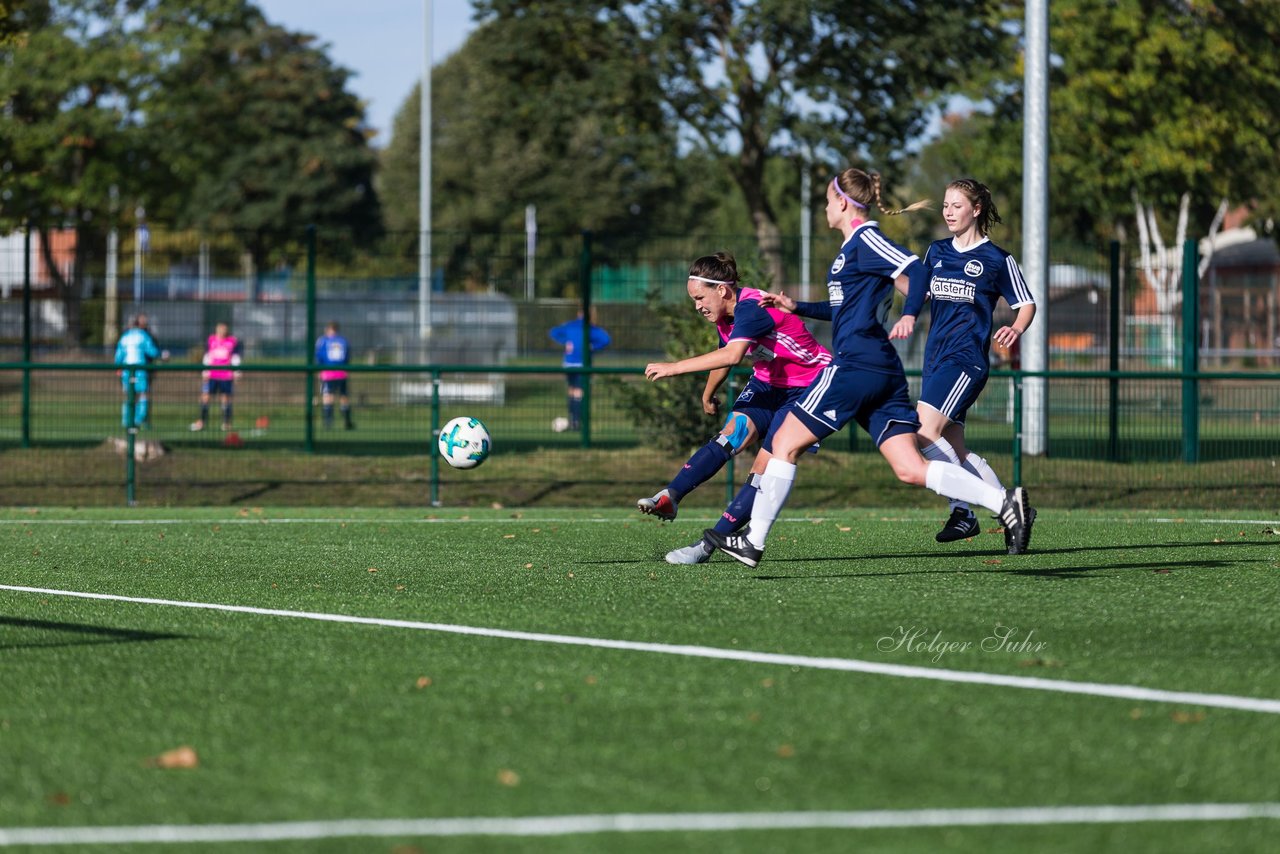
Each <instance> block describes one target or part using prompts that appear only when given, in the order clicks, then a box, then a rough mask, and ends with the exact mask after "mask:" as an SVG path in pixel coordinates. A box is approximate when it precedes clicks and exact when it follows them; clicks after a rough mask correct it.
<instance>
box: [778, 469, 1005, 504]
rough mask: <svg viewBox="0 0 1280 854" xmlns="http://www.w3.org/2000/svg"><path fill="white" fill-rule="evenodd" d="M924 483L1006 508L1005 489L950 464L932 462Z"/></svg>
mask: <svg viewBox="0 0 1280 854" xmlns="http://www.w3.org/2000/svg"><path fill="white" fill-rule="evenodd" d="M924 483H925V486H927V487H929V488H930V489H932V490H933V491H934V492H936V493H938V494H939V495H944V496H946V497H947V498H958V499H960V500H961V501H967V502H969V503H970V504H981V505H982V506H983V507H986V508H987V509H988V510H990V511H991V512H992V513H999V512H1000V508H1001V507H1003V506H1004V490H1003V489H996V488H995V487H994V486H992V485H991V484H989V483H983V482H982V478H980V477H978V476H977V475H974V474H970V473H969V472H967V471H965V470H964V469H963V468H961V467H960V466H953V465H951V464H950V463H941V462H930V463H929V467H928V468H927V469H925V473H924ZM757 500H758V499H757Z"/></svg>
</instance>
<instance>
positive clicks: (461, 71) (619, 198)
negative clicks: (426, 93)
mask: <svg viewBox="0 0 1280 854" xmlns="http://www.w3.org/2000/svg"><path fill="white" fill-rule="evenodd" d="M493 5H494V6H495V7H500V8H493V9H491V8H490V6H489V5H487V4H484V3H479V4H477V8H478V9H479V10H481V11H482V12H487V15H488V19H487V20H486V21H485V22H484V23H483V24H482V25H481V26H480V27H479V28H478V29H477V30H476V31H475V32H473V33H472V34H471V36H470V38H468V40H467V42H466V43H465V44H464V45H463V47H462V48H461V49H460V50H459V51H458V52H456V53H455V54H453V55H452V56H450V57H449V58H448V59H447V60H446V61H445V62H444V63H442V64H441V65H439V66H437V67H436V68H435V69H433V71H432V97H433V101H432V154H433V157H432V199H433V210H432V220H433V225H434V226H435V229H436V230H445V231H450V230H452V231H494V230H504V229H505V230H509V231H519V230H523V227H524V209H525V206H526V205H527V204H535V205H537V207H538V218H539V221H540V222H541V223H543V224H548V223H549V224H550V228H551V229H552V230H557V231H567V232H577V231H578V230H581V229H592V230H596V231H611V232H622V231H635V230H642V229H644V228H645V227H646V225H647V224H649V223H653V222H655V221H656V220H657V219H658V217H657V211H658V210H659V208H660V207H661V205H662V202H663V201H664V200H666V199H667V198H669V197H670V195H671V193H672V192H673V191H674V190H675V189H676V186H677V184H676V182H675V179H674V175H673V169H672V166H671V164H672V162H673V161H674V160H675V159H676V139H675V134H674V131H673V130H672V129H670V128H668V127H667V125H666V121H665V116H664V114H663V112H662V108H661V103H660V100H659V95H658V92H657V86H658V81H657V80H656V78H655V77H654V76H653V74H652V70H651V69H650V68H648V67H647V66H646V65H645V64H644V63H640V62H637V61H636V54H637V51H638V49H639V47H638V45H636V44H635V43H634V40H632V39H631V38H630V35H629V33H628V32H627V31H626V30H625V29H623V28H620V27H619V26H618V25H617V24H616V23H612V22H610V21H608V20H603V19H602V18H601V16H600V15H599V14H598V13H597V8H596V7H597V6H598V5H600V4H598V3H583V4H560V5H557V6H556V7H555V9H554V10H550V9H548V10H540V13H539V14H533V11H531V9H529V8H525V6H536V5H538V4H493ZM419 138H420V137H419V92H418V89H417V88H416V87H415V89H414V91H413V92H412V93H411V94H410V96H409V97H408V98H407V99H406V100H405V102H404V105H403V106H402V107H401V109H400V111H399V112H398V113H397V115H396V118H395V124H394V130H393V134H392V139H391V143H390V145H389V146H388V147H387V151H386V154H385V156H384V158H383V168H384V179H383V191H384V193H386V195H387V199H388V205H387V211H386V222H387V226H388V228H389V229H392V230H405V231H415V232H416V231H417V230H418V211H417V186H418V174H419V170H418V146H419Z"/></svg>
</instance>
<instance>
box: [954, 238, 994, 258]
mask: <svg viewBox="0 0 1280 854" xmlns="http://www.w3.org/2000/svg"><path fill="white" fill-rule="evenodd" d="M990 242H991V238H990V237H984V238H982V239H981V240H979V241H978V242H977V243H970V244H969V245H968V246H966V247H965V248H963V249H961V248H960V247H959V246H956V239H955V238H954V237H953V238H951V248H952V249H954V250H955V251H956V252H959V253H960V254H961V255H963V254H964V253H966V252H972V251H973V250H975V249H977V248H978V247H979V246H981V245H982V244H984V243H990Z"/></svg>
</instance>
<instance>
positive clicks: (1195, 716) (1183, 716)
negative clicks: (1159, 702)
mask: <svg viewBox="0 0 1280 854" xmlns="http://www.w3.org/2000/svg"><path fill="white" fill-rule="evenodd" d="M1169 717H1171V718H1173V722H1174V723H1175V724H1198V723H1200V722H1201V721H1202V720H1204V712H1184V711H1181V710H1176V711H1173V712H1171V713H1170V714H1169Z"/></svg>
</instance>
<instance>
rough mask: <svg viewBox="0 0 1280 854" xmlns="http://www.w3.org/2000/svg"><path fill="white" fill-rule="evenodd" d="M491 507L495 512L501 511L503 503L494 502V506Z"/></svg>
mask: <svg viewBox="0 0 1280 854" xmlns="http://www.w3.org/2000/svg"><path fill="white" fill-rule="evenodd" d="M489 506H490V507H492V508H493V509H494V510H501V509H502V503H501V502H499V501H495V502H493V503H492V504H490V505H489Z"/></svg>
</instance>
